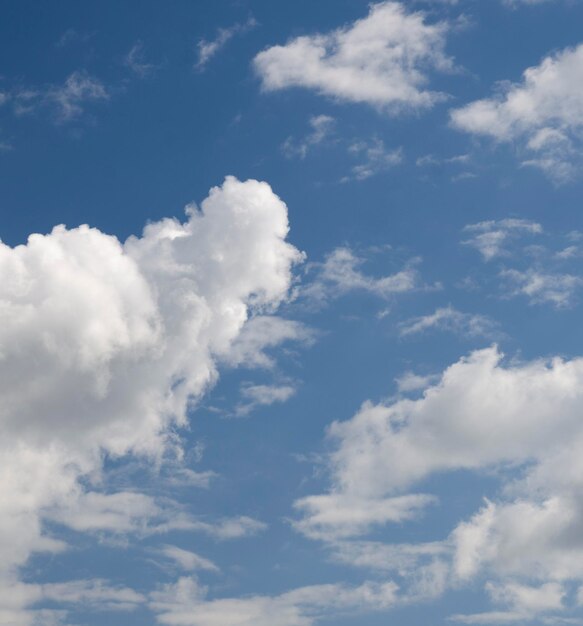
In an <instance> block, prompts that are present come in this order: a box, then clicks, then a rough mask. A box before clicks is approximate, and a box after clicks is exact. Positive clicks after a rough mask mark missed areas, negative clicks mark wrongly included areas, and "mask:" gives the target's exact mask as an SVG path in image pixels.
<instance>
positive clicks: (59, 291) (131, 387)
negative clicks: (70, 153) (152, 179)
mask: <svg viewBox="0 0 583 626" xmlns="http://www.w3.org/2000/svg"><path fill="white" fill-rule="evenodd" d="M187 213H188V219H187V221H186V222H184V223H181V222H179V221H178V220H176V219H165V220H162V221H159V222H155V223H152V224H149V225H148V226H147V227H146V228H145V230H144V234H143V236H142V237H130V238H129V239H128V240H127V241H126V242H125V243H124V244H121V243H120V242H119V241H118V240H117V239H116V238H115V237H112V236H109V235H106V234H104V233H102V232H100V231H99V230H97V229H92V228H89V227H88V226H80V227H78V228H74V229H71V230H67V229H66V228H65V227H64V226H57V227H56V228H55V229H53V231H52V232H51V233H49V234H48V235H40V234H34V235H31V236H30V237H29V239H28V242H27V243H26V244H24V245H20V246H16V247H14V248H12V247H9V246H7V245H5V244H0V320H1V322H2V323H1V324H0V397H1V398H2V403H1V408H0V435H1V436H0V442H1V443H0V483H1V484H2V486H3V497H2V502H1V503H0V553H1V554H2V562H1V563H0V586H1V587H3V588H5V589H9V588H10V587H11V585H13V584H15V577H16V575H17V572H18V568H19V567H20V566H22V565H23V564H25V563H26V561H27V559H28V557H29V556H30V555H31V554H32V553H34V552H37V551H52V552H54V551H59V550H62V549H63V548H64V545H63V543H62V542H59V541H56V540H55V539H53V538H51V537H49V536H46V535H45V534H44V533H43V519H44V517H45V516H47V515H48V516H49V517H50V518H52V519H60V521H61V522H64V521H67V523H69V524H70V525H73V526H74V527H75V526H76V527H77V528H78V529H79V530H80V531H85V530H92V529H97V528H104V527H105V528H107V529H112V530H116V529H119V528H122V529H124V528H125V529H126V530H129V531H130V532H131V531H132V529H134V528H136V527H138V528H139V527H140V524H143V523H144V520H146V521H148V520H149V519H151V518H152V517H153V516H154V518H155V517H156V515H158V511H157V510H156V506H155V505H156V503H155V502H154V501H153V500H151V499H148V497H146V496H141V495H140V494H132V493H128V492H125V493H120V494H117V495H116V494H96V493H86V490H85V488H83V487H82V486H81V483H80V481H79V479H80V478H81V477H88V478H91V479H92V480H93V478H95V476H98V475H99V472H100V470H101V465H102V461H103V458H104V456H110V457H113V458H120V457H122V456H124V455H129V454H135V455H139V456H140V457H148V458H150V459H151V460H152V459H159V460H160V459H162V457H163V456H164V454H165V453H166V452H167V451H168V450H171V449H173V448H175V447H176V446H178V445H179V442H178V440H177V439H176V436H175V435H173V434H172V432H173V430H174V427H176V426H182V425H185V424H186V423H187V410H188V408H189V406H190V403H191V401H192V400H193V399H196V398H198V397H199V396H200V395H201V394H202V393H203V392H204V391H205V390H206V389H207V388H208V386H209V385H211V384H212V383H213V382H214V381H215V380H216V377H217V371H216V363H217V360H221V359H222V360H226V361H228V360H229V357H228V355H229V351H230V348H231V346H232V344H233V342H234V340H235V339H236V338H237V337H238V335H239V333H240V332H241V330H242V329H243V328H244V326H245V324H246V322H247V320H248V318H249V316H250V315H252V314H253V312H255V311H257V312H261V311H267V312H269V311H272V310H273V309H274V308H275V307H276V306H277V305H278V303H280V302H281V301H282V300H283V299H285V298H286V297H287V292H288V289H289V287H290V285H291V266H292V264H293V263H295V262H297V261H299V260H301V258H302V256H301V255H300V253H299V252H298V251H297V250H296V249H295V248H294V247H293V246H291V245H290V244H288V243H286V241H285V237H286V235H287V232H288V222H287V209H286V206H285V204H284V203H283V202H282V201H281V200H280V199H279V198H278V197H277V196H276V195H275V194H274V193H273V192H272V190H271V188H270V187H269V185H267V184H266V183H260V182H257V181H252V180H250V181H247V182H240V181H238V180H236V179H235V178H233V177H228V178H227V179H226V180H225V182H224V184H223V185H222V186H221V187H215V188H213V189H211V191H210V194H209V196H208V197H207V198H206V199H205V200H204V201H203V203H202V205H201V209H200V211H199V210H197V209H195V208H194V207H189V209H188V212H187ZM254 345H255V346H259V345H260V344H259V343H258V342H255V344H254ZM64 511H68V512H70V513H71V516H70V517H67V519H66V520H65V519H63V515H62V514H63V512H64ZM140 517H141V521H140V519H139V518H140ZM183 521H184V523H185V524H186V527H188V528H192V529H196V528H198V529H199V530H201V531H203V532H208V533H210V534H213V536H216V537H218V538H223V537H225V538H226V537H236V536H244V535H245V534H249V533H250V532H256V531H257V530H259V529H260V528H262V527H263V525H262V524H261V523H260V522H257V521H255V520H251V519H250V518H236V519H233V520H223V521H220V522H219V523H214V524H213V523H210V522H209V523H206V522H204V523H203V522H197V523H198V526H197V524H194V523H193V521H192V519H190V518H185V519H184V520H183ZM175 523H176V522H175V521H174V520H166V521H164V520H160V524H158V525H157V526H156V528H157V529H158V531H160V532H161V531H162V530H164V528H171V527H173V525H175ZM181 523H182V522H181Z"/></svg>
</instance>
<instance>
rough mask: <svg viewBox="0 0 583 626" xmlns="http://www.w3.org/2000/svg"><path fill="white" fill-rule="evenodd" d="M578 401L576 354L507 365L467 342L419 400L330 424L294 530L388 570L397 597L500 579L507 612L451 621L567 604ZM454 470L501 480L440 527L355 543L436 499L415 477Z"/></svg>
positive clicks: (575, 578) (575, 580) (578, 553)
mask: <svg viewBox="0 0 583 626" xmlns="http://www.w3.org/2000/svg"><path fill="white" fill-rule="evenodd" d="M582 407H583V359H582V358H573V359H570V360H565V359H562V358H558V357H556V358H553V359H551V360H548V361H547V360H535V361H530V362H510V363H508V362H506V361H505V360H504V359H503V355H502V354H501V353H500V352H499V351H498V349H497V348H496V347H491V348H487V349H483V350H478V351H475V352H473V353H471V354H470V355H469V356H468V357H466V358H462V359H460V360H459V361H458V362H456V363H454V364H453V365H451V366H450V367H448V368H447V369H446V370H445V371H444V372H443V374H442V375H441V376H440V378H439V381H438V382H435V383H429V384H428V385H427V387H426V389H425V391H424V392H423V394H422V395H421V397H417V398H414V399H411V398H408V397H398V398H397V399H393V400H391V401H388V402H386V403H381V404H372V403H365V404H364V405H363V406H362V408H361V410H360V411H359V412H358V413H357V414H356V415H355V416H354V417H353V418H351V419H349V420H347V421H344V422H334V423H333V424H332V425H331V426H330V428H329V436H330V438H331V440H332V442H333V445H334V448H333V450H332V452H331V453H330V456H329V459H328V467H329V471H330V475H331V486H330V490H329V492H328V493H325V494H321V495H315V496H308V497H304V498H303V499H300V500H298V501H297V502H296V507H297V509H298V510H299V511H300V513H301V516H300V518H299V519H298V520H297V522H296V529H297V530H299V531H300V532H302V533H303V534H305V535H307V536H309V537H311V538H314V539H319V540H323V541H325V542H326V543H327V544H328V545H329V547H330V548H331V549H332V551H333V554H334V555H335V556H336V558H337V559H339V560H341V561H342V562H349V563H351V564H353V565H355V566H359V567H367V568H372V569H378V570H384V571H396V572H398V573H399V575H401V576H402V577H404V579H405V581H406V582H405V584H404V585H403V595H402V597H401V599H402V600H403V601H406V600H407V598H417V599H418V598H419V597H420V595H424V596H425V597H433V596H434V595H435V594H436V593H442V592H443V591H444V590H445V589H446V588H447V587H448V586H449V587H452V586H453V587H459V586H460V585H463V584H467V583H470V582H475V581H479V580H482V581H483V580H486V581H488V580H489V581H490V582H489V583H488V585H487V587H486V591H488V590H490V591H491V590H492V589H495V590H497V591H496V593H494V594H490V595H491V596H492V599H493V601H494V603H495V604H501V605H503V608H504V611H496V612H494V613H487V614H483V615H474V616H463V615H458V616H456V618H455V619H457V620H459V621H467V622H468V623H472V622H475V623H492V622H493V621H495V620H496V621H512V619H514V621H516V620H518V621H520V620H522V621H523V622H525V621H529V620H530V619H533V618H534V616H536V615H537V614H538V613H541V612H543V613H544V612H546V611H548V610H551V609H552V610H553V611H557V610H562V609H563V608H568V607H569V606H570V607H572V606H573V597H572V596H573V594H572V593H570V592H569V590H572V589H573V588H574V587H576V586H577V585H581V583H582V582H583V566H582V563H583V535H582V534H581V528H582V527H583V506H582V504H581V502H582V495H583V479H582V476H583V474H582V471H581V470H582V461H581V458H582V455H581V451H582V450H583V408H582ZM460 471H466V472H485V471H488V472H492V471H495V472H496V474H495V475H496V476H498V478H499V480H500V485H499V489H498V492H497V494H496V497H495V498H492V500H486V501H485V504H484V505H483V506H482V507H481V508H480V509H479V510H477V511H476V512H475V514H473V515H472V516H470V517H469V519H466V520H464V519H458V520H457V521H456V522H454V526H453V528H452V531H451V533H450V534H449V535H448V536H446V537H437V538H435V542H433V543H430V544H422V543H420V544H412V545H404V544H403V545H399V544H383V543H378V542H377V543H375V542H374V541H372V542H371V541H363V539H362V537H363V536H365V535H367V534H368V533H369V532H370V531H371V530H373V529H374V528H375V527H379V526H381V525H383V524H387V523H403V522H404V521H407V520H411V519H413V518H415V517H416V516H418V515H419V514H421V513H422V510H423V508H426V507H428V506H429V505H431V506H432V507H434V506H438V503H437V502H436V499H435V498H434V497H433V496H432V494H430V493H429V494H425V493H420V491H421V492H422V491H423V490H424V489H427V484H428V483H427V482H424V481H426V479H427V478H430V477H437V476H446V475H447V474H448V473H451V472H460ZM430 484H431V483H430ZM427 513H428V514H430V510H428V511H427ZM420 579H421V580H422V582H423V584H422V586H421V587H420V585H419V582H420ZM420 589H421V590H422V592H421V591H420ZM537 589H538V590H539V591H540V590H542V589H546V590H549V589H551V590H552V591H553V599H554V600H553V602H552V603H550V604H552V606H550V605H549V606H547V604H545V603H543V604H544V606H539V605H538V604H537V603H536V601H535V600H536V597H537V596H538V595H540V593H539V591H537ZM501 590H502V591H501ZM517 590H518V591H517ZM511 592H512V593H511ZM518 592H520V593H518ZM513 594H514V595H513ZM516 594H518V595H519V596H520V598H518V596H516ZM515 596H516V598H515ZM523 596H524V597H523ZM531 596H533V598H534V599H533V598H531ZM563 596H565V602H564V603H563V600H562V598H563ZM517 598H518V599H517ZM521 598H522V599H521ZM557 598H559V600H556V599H557ZM555 600H556V601H555ZM496 616H498V617H499V619H498V618H497V617H496Z"/></svg>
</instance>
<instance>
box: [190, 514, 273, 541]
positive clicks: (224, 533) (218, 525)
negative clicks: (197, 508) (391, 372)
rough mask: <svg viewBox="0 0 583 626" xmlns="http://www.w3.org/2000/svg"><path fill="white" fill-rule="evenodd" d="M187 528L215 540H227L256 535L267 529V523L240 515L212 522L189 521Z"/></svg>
mask: <svg viewBox="0 0 583 626" xmlns="http://www.w3.org/2000/svg"><path fill="white" fill-rule="evenodd" d="M188 528H189V529H190V530H194V531H198V532H202V533H205V534H207V535H209V536H210V537H213V539H216V540H217V541H228V540H231V539H241V538H242V537H252V536H254V535H257V534H258V533H261V532H263V531H264V530H266V529H267V524H265V523H264V522H260V521H259V520H256V519H253V518H251V517H247V516H245V515H240V516H239V517H226V518H224V519H222V520H219V521H218V522H213V523H209V522H202V521H192V522H190V523H189V526H188Z"/></svg>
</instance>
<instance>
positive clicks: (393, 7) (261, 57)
mask: <svg viewBox="0 0 583 626" xmlns="http://www.w3.org/2000/svg"><path fill="white" fill-rule="evenodd" d="M447 30H448V26H447V24H445V23H443V22H440V23H434V24H428V23H427V22H426V20H425V15H424V14H423V13H420V12H416V13H409V12H407V10H406V9H405V7H404V6H403V5H402V4H400V3H398V2H380V3H378V4H375V5H373V6H372V7H371V9H370V13H369V14H368V16H367V17H365V18H362V19H360V20H357V21H355V22H354V23H353V24H350V25H348V26H346V27H344V28H339V29H337V30H335V31H332V32H330V33H327V34H316V35H310V36H302V37H297V38H296V39H293V40H291V41H289V42H288V43H287V44H286V45H284V46H273V47H271V48H268V49H267V50H264V51H263V52H260V53H259V54H258V55H257V56H256V57H255V60H254V64H255V69H256V70H257V72H258V74H259V76H260V77H261V80H262V84H263V88H264V89H265V90H267V91H276V90H279V89H286V88H289V87H304V88H308V89H314V90H315V91H317V92H318V93H321V94H323V95H326V96H331V97H333V98H336V99H338V100H345V101H349V102H365V103H367V104H370V105H373V106H375V107H380V108H383V109H385V110H388V111H391V112H399V111H403V110H407V109H411V108H412V109H426V108H429V107H431V106H432V105H434V104H435V103H436V102H439V101H440V100H443V99H444V98H445V96H444V94H441V93H437V92H434V91H430V90H428V89H426V84H427V82H428V78H427V71H428V70H433V69H437V70H440V71H451V69H452V66H453V64H452V61H451V59H450V58H449V57H448V56H447V55H446V54H445V52H444V48H445V37H446V33H447Z"/></svg>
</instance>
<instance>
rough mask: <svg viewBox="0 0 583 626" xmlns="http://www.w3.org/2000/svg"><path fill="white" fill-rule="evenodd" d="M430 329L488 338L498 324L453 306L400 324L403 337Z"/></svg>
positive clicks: (483, 316)
mask: <svg viewBox="0 0 583 626" xmlns="http://www.w3.org/2000/svg"><path fill="white" fill-rule="evenodd" d="M430 329H436V330H445V331H449V332H453V333H456V334H459V335H462V336H467V337H487V336H492V334H495V332H496V324H495V323H494V322H493V321H492V320H491V319H490V318H488V317H486V316H485V315H479V314H471V313H462V312H461V311H458V310H457V309H454V308H453V307H452V306H447V307H442V308H439V309H436V310H435V312H434V313H431V314H430V315H422V316H420V317H414V318H412V319H410V320H407V321H405V322H401V323H400V324H399V334H400V335H401V336H403V337H406V336H409V335H415V334H418V333H423V332H425V331H427V330H430Z"/></svg>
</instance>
